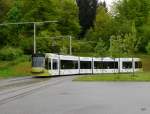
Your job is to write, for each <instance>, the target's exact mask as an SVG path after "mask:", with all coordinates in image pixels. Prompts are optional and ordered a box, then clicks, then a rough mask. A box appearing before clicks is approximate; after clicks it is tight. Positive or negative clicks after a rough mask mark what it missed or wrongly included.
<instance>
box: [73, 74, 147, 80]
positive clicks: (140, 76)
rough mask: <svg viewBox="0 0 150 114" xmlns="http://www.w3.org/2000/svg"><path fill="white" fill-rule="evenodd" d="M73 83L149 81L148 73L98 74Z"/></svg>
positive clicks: (78, 78) (80, 78)
mask: <svg viewBox="0 0 150 114" xmlns="http://www.w3.org/2000/svg"><path fill="white" fill-rule="evenodd" d="M74 81H137V82H138V81H139V82H140V81H141V82H142V81H150V72H141V73H136V74H134V75H133V74H98V75H86V76H80V77H77V78H75V79H74Z"/></svg>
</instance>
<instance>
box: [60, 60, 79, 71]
mask: <svg viewBox="0 0 150 114" xmlns="http://www.w3.org/2000/svg"><path fill="white" fill-rule="evenodd" d="M61 69H78V61H72V60H61Z"/></svg>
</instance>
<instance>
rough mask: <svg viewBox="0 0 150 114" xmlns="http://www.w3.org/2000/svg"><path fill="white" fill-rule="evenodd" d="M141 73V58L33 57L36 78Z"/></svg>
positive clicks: (38, 55) (33, 69) (51, 55)
mask: <svg viewBox="0 0 150 114" xmlns="http://www.w3.org/2000/svg"><path fill="white" fill-rule="evenodd" d="M140 71H142V62H141V60H140V58H109V57H106V58H93V57H78V56H70V55H58V54H52V53H46V54H35V55H33V56H32V72H33V73H34V74H35V75H36V76H59V75H60V76H61V75H75V74H100V73H132V72H140Z"/></svg>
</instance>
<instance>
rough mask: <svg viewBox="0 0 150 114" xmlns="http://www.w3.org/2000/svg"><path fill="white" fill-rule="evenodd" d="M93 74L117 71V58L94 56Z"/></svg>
mask: <svg viewBox="0 0 150 114" xmlns="http://www.w3.org/2000/svg"><path fill="white" fill-rule="evenodd" d="M93 60H94V70H93V71H94V74H100V73H118V71H119V69H118V67H119V62H118V59H112V58H94V59H93Z"/></svg>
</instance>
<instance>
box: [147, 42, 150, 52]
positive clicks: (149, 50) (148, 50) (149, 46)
mask: <svg viewBox="0 0 150 114" xmlns="http://www.w3.org/2000/svg"><path fill="white" fill-rule="evenodd" d="M146 51H147V53H148V54H150V42H149V43H148V45H147V46H146Z"/></svg>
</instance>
